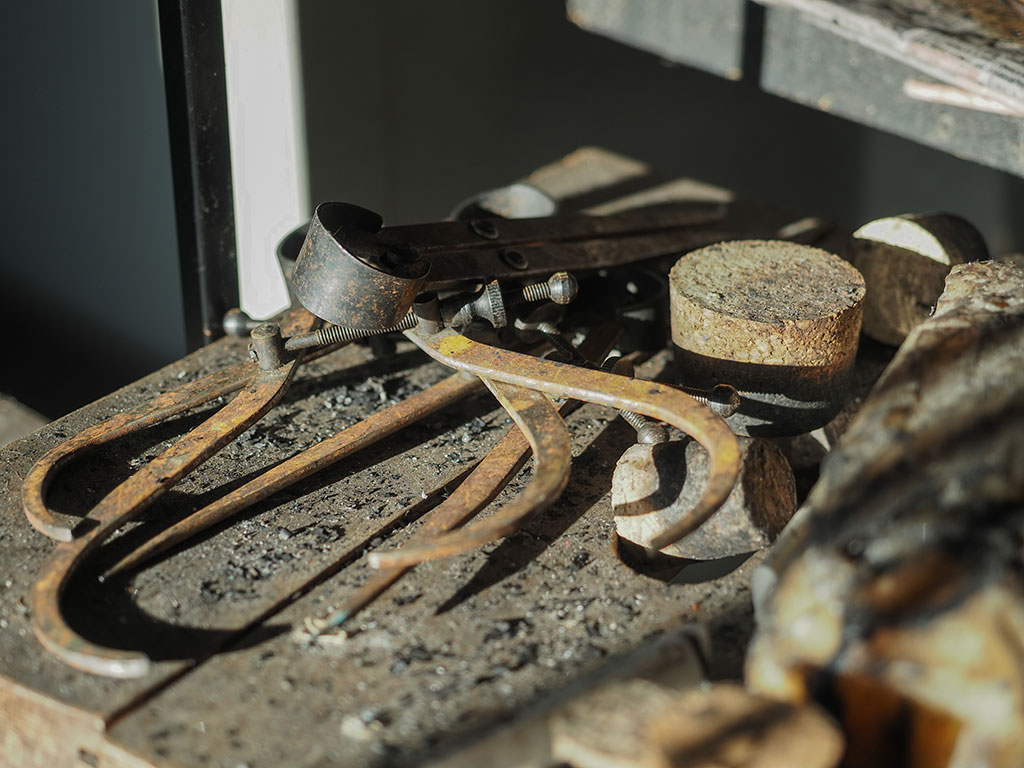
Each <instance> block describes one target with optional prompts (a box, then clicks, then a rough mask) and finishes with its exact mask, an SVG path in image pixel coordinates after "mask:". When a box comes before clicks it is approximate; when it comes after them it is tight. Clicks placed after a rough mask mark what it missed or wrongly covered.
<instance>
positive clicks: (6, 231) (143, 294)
mask: <svg viewBox="0 0 1024 768" xmlns="http://www.w3.org/2000/svg"><path fill="white" fill-rule="evenodd" d="M0 105H2V110H3V128H2V135H0V168H2V169H3V176H2V178H3V183H2V192H0V194H2V203H0V221H2V245H0V248H2V252H0V253H2V255H0V317H2V319H3V328H4V330H5V348H6V349H5V355H4V361H3V363H0V391H6V392H8V393H11V394H13V395H15V396H16V397H18V398H19V399H21V400H22V401H23V402H26V403H27V404H29V405H31V406H32V407H34V408H36V409H37V410H40V411H41V412H43V413H45V414H46V415H48V416H57V415H60V414H61V413H63V412H65V411H67V410H69V409H71V408H73V407H75V406H77V405H81V404H83V403H85V402H88V401H89V400H91V399H93V398H95V397H97V396H99V395H101V394H104V393H105V392H108V391H110V390H111V389H112V388H114V387H116V386H118V385H120V384H123V383H125V382H127V381H130V380H132V379H134V378H136V377H138V376H140V375H142V374H145V373H147V372H149V371H150V370H152V369H154V368H155V367H157V366H159V365H160V364H162V363H164V362H168V361H170V360H173V359H175V358H177V357H179V356H180V355H181V354H182V353H183V352H184V351H185V347H184V332H183V317H182V308H181V291H180V280H179V276H178V262H177V244H176V240H175V229H174V208H173V198H172V194H171V176H170V157H169V149H168V143H167V127H166V109H165V106H164V91H163V76H162V74H161V70H160V60H159V46H158V43H157V27H156V18H155V7H154V4H153V3H151V2H144V1H140V0H91V1H90V2H88V3H75V2H59V1H58V0H33V2H10V3H3V4H2V5H0Z"/></svg>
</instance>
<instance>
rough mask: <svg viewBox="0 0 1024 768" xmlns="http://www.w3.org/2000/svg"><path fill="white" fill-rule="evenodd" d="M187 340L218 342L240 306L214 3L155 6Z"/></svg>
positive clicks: (197, 0) (173, 1) (174, 1)
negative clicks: (227, 314) (230, 313)
mask: <svg viewBox="0 0 1024 768" xmlns="http://www.w3.org/2000/svg"><path fill="white" fill-rule="evenodd" d="M158 10H159V17H160V48H161V52H162V55H163V69H164V87H165V91H166V97H167V117H168V126H169V133H170V139H171V165H172V171H173V176H174V197H175V209H176V217H177V227H178V250H179V253H180V259H181V284H182V296H183V299H184V304H185V334H186V341H187V343H188V345H189V348H190V349H195V348H197V347H200V346H203V345H204V344H209V343H210V342H211V341H213V340H214V339H216V338H218V337H219V336H221V335H223V328H222V323H221V320H222V318H223V317H224V313H225V312H226V311H227V310H228V309H230V308H232V307H235V306H238V259H237V253H236V244H235V211H234V204H233V193H232V184H231V147H230V139H229V135H228V109H227V91H226V88H225V82H224V78H225V74H224V31H223V21H222V18H221V4H220V2H219V0H158Z"/></svg>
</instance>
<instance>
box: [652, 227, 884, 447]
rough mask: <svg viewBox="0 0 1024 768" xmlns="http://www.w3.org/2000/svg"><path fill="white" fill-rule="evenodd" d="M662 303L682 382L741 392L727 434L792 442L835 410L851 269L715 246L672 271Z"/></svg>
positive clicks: (851, 312) (857, 279)
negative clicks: (783, 437)
mask: <svg viewBox="0 0 1024 768" xmlns="http://www.w3.org/2000/svg"><path fill="white" fill-rule="evenodd" d="M669 294H670V298H671V307H672V309H671V317H672V341H673V342H674V343H675V345H676V347H677V348H678V351H679V354H678V359H679V362H680V365H681V369H682V370H681V375H682V376H683V377H684V379H685V380H684V382H683V383H686V384H694V385H696V386H713V385H714V384H718V383H727V384H732V385H733V386H734V387H736V388H737V389H738V390H740V392H741V395H743V394H744V393H746V397H744V401H745V403H746V407H744V405H743V404H741V406H740V410H739V412H738V413H737V415H736V416H734V417H732V418H731V420H730V423H731V424H732V425H733V427H734V428H736V429H738V430H739V431H741V432H743V433H746V434H765V435H772V434H775V435H780V434H799V433H800V432H805V431H809V430H810V429H814V428H816V427H818V426H821V425H822V424H824V423H826V422H827V421H828V420H829V418H831V416H832V415H834V414H835V412H836V411H837V410H838V408H839V406H840V405H841V403H842V396H843V390H844V389H845V385H846V378H847V376H848V374H849V371H850V368H851V367H852V365H853V361H854V358H855V356H856V354H857V340H858V336H859V334H860V325H861V306H862V303H863V300H864V280H863V278H862V277H861V275H860V273H859V272H858V271H857V270H856V269H854V268H853V267H852V266H850V265H849V264H847V263H846V262H844V261H842V260H841V259H839V258H838V257H836V256H833V255H832V254H830V253H827V252H826V251H823V250H820V249H818V248H812V247H811V246H807V245H799V244H796V243H790V242H782V241H766V240H742V241H734V242H726V243H718V244H716V245H711V246H708V247H706V248H701V249H699V250H697V251H694V252H693V253H690V254H688V255H687V256H684V257H683V258H682V259H680V260H679V261H678V262H676V264H675V266H674V267H673V268H672V272H671V274H670V276H669Z"/></svg>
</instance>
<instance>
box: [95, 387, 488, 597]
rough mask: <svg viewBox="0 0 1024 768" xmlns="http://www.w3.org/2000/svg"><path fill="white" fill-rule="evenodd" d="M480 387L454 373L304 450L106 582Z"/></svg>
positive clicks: (144, 549)
mask: <svg viewBox="0 0 1024 768" xmlns="http://www.w3.org/2000/svg"><path fill="white" fill-rule="evenodd" d="M480 386H481V382H480V379H478V378H476V377H470V376H466V375H465V374H462V373H456V374H454V375H452V376H449V377H448V378H446V379H444V380H443V381H441V382H439V383H437V384H434V385H433V386H431V387H428V388H427V389H425V390H423V391H422V392H418V393H416V394H415V395H412V396H411V397H408V398H406V399H405V400H403V401H402V402H400V403H398V404H396V405H393V406H391V407H390V408H386V409H384V410H382V411H380V412H378V413H375V414H373V415H372V416H369V417H368V418H366V419H363V420H362V421H360V422H358V423H356V424H354V425H352V426H351V427H348V428H347V429H343V430H342V431H341V432H339V433H337V434H336V435H334V436H333V437H330V438H328V439H327V440H324V441H322V442H320V443H317V444H316V445H314V446H312V447H310V448H307V449H306V450H304V451H302V452H301V453H298V454H296V455H295V456H292V457H291V458H289V459H287V460H286V461H283V462H281V463H280V464H278V465H277V466H275V467H272V468H270V469H268V470H267V471H266V472H264V473H263V474H262V475H260V476H259V477H257V478H255V479H254V480H251V481H250V482H248V483H246V484H245V485H242V486H240V487H239V488H236V489H235V490H233V491H232V492H231V493H229V494H227V495H225V496H223V497H221V498H219V499H217V500H216V501H215V502H213V503H212V504H209V505H207V506H206V507H203V508H202V509H200V510H198V511H197V512H194V513H192V514H191V515H189V516H188V517H186V518H185V519H183V520H181V521H180V522H178V523H175V524H174V525H173V526H171V527H170V528H168V529H167V530H166V531H162V532H161V533H159V534H158V535H157V536H154V537H153V538H152V539H150V540H149V541H147V542H146V543H144V544H143V545H142V546H141V547H139V548H138V549H136V550H134V551H133V552H130V553H129V554H128V555H126V556H125V557H124V558H123V559H122V560H121V561H119V562H118V563H117V564H116V565H114V567H113V568H111V569H110V570H109V571H107V573H106V574H105V576H104V578H109V577H111V576H113V575H114V574H116V573H120V572H123V571H126V570H129V569H132V568H137V567H138V566H140V565H142V564H143V563H145V562H147V561H148V560H150V559H152V558H153V557H156V556H157V555H158V554H160V553H161V552H164V551H166V550H167V549H169V548H171V547H173V546H174V545H175V544H178V543H180V542H182V541H185V540H186V539H189V538H191V537H192V536H195V535H196V534H198V533H200V532H201V531H205V530H206V529H207V528H209V527H210V526H212V525H216V524H217V523H219V522H221V521H222V520H226V519H227V518H229V517H230V516H231V515H234V514H236V513H237V512H240V511H241V510H243V509H246V508H247V507H250V506H252V505H253V504H255V503H257V502H259V501H262V500H263V499H265V498H267V497H268V496H272V495H273V494H275V493H277V492H278V491H279V490H281V489H282V488H287V487H288V486H289V485H291V484H293V483H297V482H298V481H299V480H302V479H303V478H305V477H308V476H309V475H311V474H313V473H315V472H319V471H320V470H321V469H325V468H326V467H329V466H331V465H332V464H335V463H337V462H339V461H341V460H342V459H344V458H345V457H347V456H351V455H352V454H354V453H357V452H358V451H360V450H362V449H363V448H366V447H368V446H370V445H373V444H374V443H376V442H379V441H380V440H382V439H384V438H385V437H387V436H388V435H391V434H394V433H395V432H397V431H398V430H400V429H403V428H405V427H407V426H409V425H410V424H413V423H415V422H417V421H419V420H420V419H424V418H426V417H427V416H429V415H431V414H432V413H436V412H437V411H439V410H440V409H441V408H444V407H445V406H447V405H450V404H451V403H453V402H455V401H456V400H459V399H461V398H463V397H465V396H466V395H468V394H470V393H471V392H473V391H474V390H476V389H478V388H479V387H480Z"/></svg>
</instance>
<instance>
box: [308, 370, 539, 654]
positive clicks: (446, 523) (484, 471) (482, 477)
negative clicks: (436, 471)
mask: <svg viewBox="0 0 1024 768" xmlns="http://www.w3.org/2000/svg"><path fill="white" fill-rule="evenodd" d="M477 381H480V379H477ZM529 455H530V444H529V442H527V440H526V437H525V436H524V435H523V433H522V431H521V430H520V429H519V427H517V426H513V427H512V428H511V429H509V431H508V432H506V433H505V435H504V437H502V438H501V440H499V441H498V444H497V445H495V446H494V448H492V449H491V450H490V452H489V453H488V454H487V455H486V456H484V458H482V459H481V460H480V463H479V464H477V465H476V467H474V468H473V471H472V472H470V473H469V476H468V477H466V479H465V480H463V481H462V482H461V483H460V484H459V486H458V487H457V488H455V489H454V490H453V491H452V492H451V494H450V495H449V496H448V498H446V499H445V500H444V501H442V502H441V503H440V504H438V505H437V507H435V508H434V509H432V510H431V511H430V512H428V513H427V514H426V516H425V517H424V519H423V524H422V525H421V526H420V528H419V530H417V531H416V534H415V535H414V536H413V538H412V542H413V544H412V546H416V545H419V544H424V545H428V544H429V542H431V541H432V540H433V539H434V537H436V536H439V535H440V534H442V533H446V532H448V531H450V530H452V529H453V528H456V527H458V526H459V525H462V523H464V522H466V520H469V519H470V518H471V517H473V515H475V514H476V513H477V512H479V511H480V510H481V509H483V508H484V507H486V506H487V505H488V504H490V503H491V502H492V501H494V499H495V497H496V496H497V495H498V494H499V493H500V492H501V490H502V489H503V488H504V487H505V486H506V485H508V483H509V481H510V480H511V479H512V478H513V477H515V476H516V474H518V472H519V470H520V469H522V468H523V465H524V464H525V463H526V459H527V458H529ZM403 551H404V550H403ZM371 556H372V555H371ZM412 568H413V566H412V565H401V566H397V567H390V568H384V569H383V570H381V571H379V572H378V573H376V574H375V575H374V577H373V578H372V579H370V581H368V582H367V583H366V584H364V585H363V586H362V587H360V588H359V589H358V590H356V591H355V592H354V593H352V594H351V595H350V596H349V598H348V599H347V600H346V601H345V602H344V604H343V605H342V606H341V607H340V608H338V609H337V610H336V611H335V612H334V613H333V614H331V616H330V618H328V619H327V621H326V623H322V625H321V627H320V629H319V630H318V632H317V634H321V633H323V632H324V631H326V630H328V629H331V628H332V627H338V626H341V625H342V624H343V623H344V622H346V621H348V620H349V619H350V618H352V617H353V616H354V615H356V613H358V612H359V611H360V610H361V609H362V608H364V607H366V606H367V605H368V604H369V603H371V602H372V601H373V600H375V599H376V598H377V597H378V596H379V595H380V594H381V593H382V592H384V590H386V589H387V588H388V587H390V586H391V585H392V584H394V583H395V582H396V581H398V579H400V578H401V577H402V576H403V575H404V574H405V573H408V572H409V571H410V570H412Z"/></svg>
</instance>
